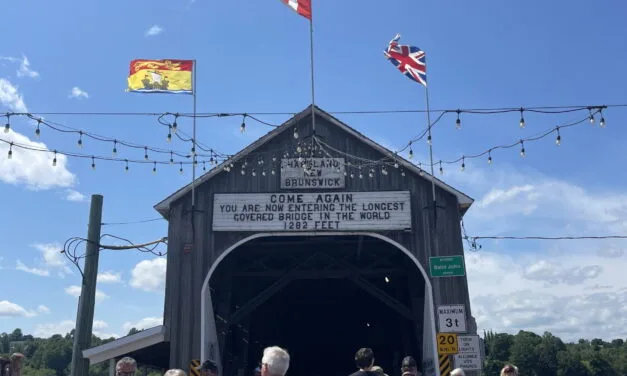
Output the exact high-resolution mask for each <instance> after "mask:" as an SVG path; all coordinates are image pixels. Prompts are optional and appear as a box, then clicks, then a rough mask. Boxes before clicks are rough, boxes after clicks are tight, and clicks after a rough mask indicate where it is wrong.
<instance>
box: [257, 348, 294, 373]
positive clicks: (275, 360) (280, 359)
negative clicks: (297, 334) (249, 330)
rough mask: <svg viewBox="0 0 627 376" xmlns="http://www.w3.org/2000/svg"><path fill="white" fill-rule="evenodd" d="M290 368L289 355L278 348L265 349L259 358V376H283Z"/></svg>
mask: <svg viewBox="0 0 627 376" xmlns="http://www.w3.org/2000/svg"><path fill="white" fill-rule="evenodd" d="M289 366H290V354H288V353H287V351H286V350H284V349H282V348H280V347H278V346H271V347H266V348H265V349H264V350H263V357H262V358H261V376H284V375H285V373H286V372H287V369H288V368H289Z"/></svg>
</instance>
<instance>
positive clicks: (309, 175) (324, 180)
mask: <svg viewBox="0 0 627 376" xmlns="http://www.w3.org/2000/svg"><path fill="white" fill-rule="evenodd" d="M344 171H345V168H344V158H286V159H281V189H311V188H327V189H333V188H344V186H345V185H346V176H344Z"/></svg>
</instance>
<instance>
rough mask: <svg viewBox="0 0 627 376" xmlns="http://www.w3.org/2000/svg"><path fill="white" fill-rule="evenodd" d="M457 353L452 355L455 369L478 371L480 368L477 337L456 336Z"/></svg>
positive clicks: (480, 360) (479, 343) (479, 349)
mask: <svg viewBox="0 0 627 376" xmlns="http://www.w3.org/2000/svg"><path fill="white" fill-rule="evenodd" d="M457 346H458V348H459V352H458V353H457V354H456V355H453V365H454V367H455V368H461V369H463V370H480V369H481V368H482V367H481V366H482V364H483V362H482V359H481V348H480V346H481V342H480V341H479V336H457Z"/></svg>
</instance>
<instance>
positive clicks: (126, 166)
mask: <svg viewBox="0 0 627 376" xmlns="http://www.w3.org/2000/svg"><path fill="white" fill-rule="evenodd" d="M124 172H128V159H125V160H124Z"/></svg>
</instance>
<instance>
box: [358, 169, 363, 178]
mask: <svg viewBox="0 0 627 376" xmlns="http://www.w3.org/2000/svg"><path fill="white" fill-rule="evenodd" d="M359 178H360V179H363V178H364V175H363V174H362V173H361V167H360V168H359Z"/></svg>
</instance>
